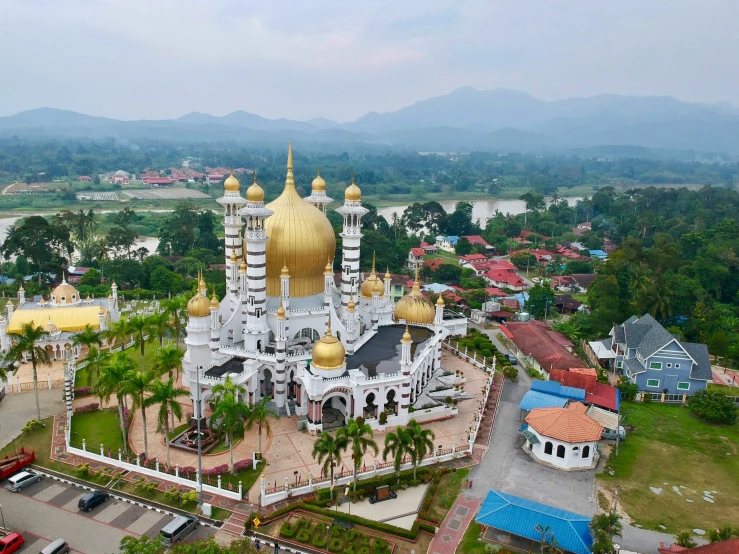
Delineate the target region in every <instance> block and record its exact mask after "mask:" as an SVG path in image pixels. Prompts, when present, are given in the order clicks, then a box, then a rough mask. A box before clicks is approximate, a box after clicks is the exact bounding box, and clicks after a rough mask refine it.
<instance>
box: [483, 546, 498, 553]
mask: <svg viewBox="0 0 739 554" xmlns="http://www.w3.org/2000/svg"><path fill="white" fill-rule="evenodd" d="M499 552H500V545H499V544H486V545H485V554H498V553H499Z"/></svg>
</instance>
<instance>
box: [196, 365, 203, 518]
mask: <svg viewBox="0 0 739 554" xmlns="http://www.w3.org/2000/svg"><path fill="white" fill-rule="evenodd" d="M201 369H202V366H197V367H196V368H195V372H196V373H195V382H196V387H197V389H198V393H197V400H196V403H197V406H198V407H197V412H196V413H195V416H196V417H197V418H198V508H200V510H201V511H202V509H203V450H202V447H201V441H200V438H201V437H200V420H201V416H202V411H201V409H200V370H201Z"/></svg>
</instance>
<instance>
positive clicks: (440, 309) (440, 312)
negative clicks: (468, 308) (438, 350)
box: [434, 294, 444, 328]
mask: <svg viewBox="0 0 739 554" xmlns="http://www.w3.org/2000/svg"><path fill="white" fill-rule="evenodd" d="M442 325H444V298H443V297H442V296H441V294H440V295H439V298H437V299H436V313H435V314H434V327H437V328H438V327H440V326H442Z"/></svg>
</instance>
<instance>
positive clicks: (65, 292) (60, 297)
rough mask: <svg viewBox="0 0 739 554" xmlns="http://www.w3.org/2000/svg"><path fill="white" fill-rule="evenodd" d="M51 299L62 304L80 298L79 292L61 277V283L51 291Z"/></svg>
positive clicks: (73, 301) (71, 302) (70, 302)
mask: <svg viewBox="0 0 739 554" xmlns="http://www.w3.org/2000/svg"><path fill="white" fill-rule="evenodd" d="M51 299H52V301H54V302H55V303H56V304H59V305H61V306H64V305H67V304H73V303H76V302H77V301H78V300H79V299H80V293H79V292H77V289H76V288H74V287H73V286H72V285H70V284H69V283H67V280H66V279H65V278H64V277H62V284H61V285H59V286H58V287H56V288H55V289H54V290H53V291H51Z"/></svg>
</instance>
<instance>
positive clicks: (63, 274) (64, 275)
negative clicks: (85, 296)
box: [62, 271, 67, 284]
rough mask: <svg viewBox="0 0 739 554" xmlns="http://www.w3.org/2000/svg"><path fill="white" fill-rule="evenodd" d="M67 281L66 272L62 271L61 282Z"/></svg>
mask: <svg viewBox="0 0 739 554" xmlns="http://www.w3.org/2000/svg"><path fill="white" fill-rule="evenodd" d="M66 282H67V274H66V273H64V272H63V271H62V284H65V283H66Z"/></svg>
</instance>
